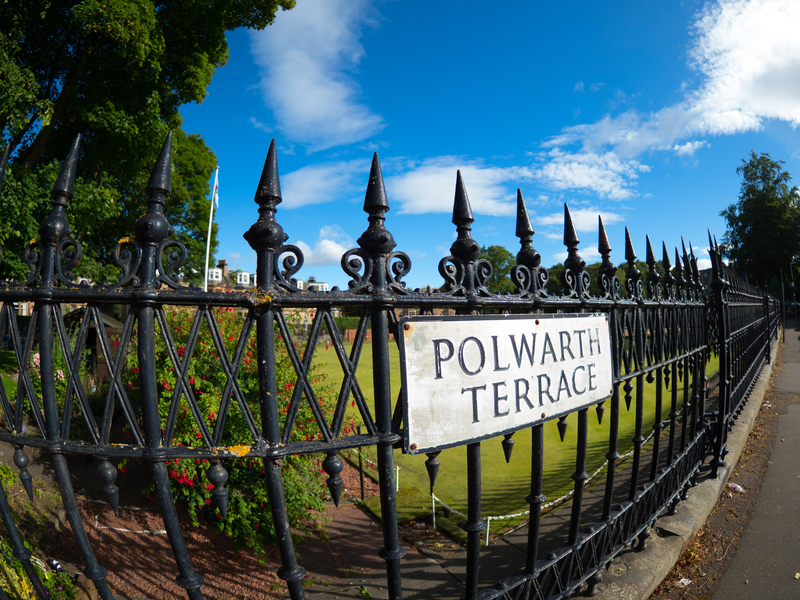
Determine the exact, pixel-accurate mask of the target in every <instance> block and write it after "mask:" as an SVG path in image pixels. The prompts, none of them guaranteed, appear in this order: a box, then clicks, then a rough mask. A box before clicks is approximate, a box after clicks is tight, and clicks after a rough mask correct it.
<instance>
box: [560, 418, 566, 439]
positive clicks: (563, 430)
mask: <svg viewBox="0 0 800 600" xmlns="http://www.w3.org/2000/svg"><path fill="white" fill-rule="evenodd" d="M558 435H559V436H560V437H561V441H562V442H563V441H564V436H566V435H567V417H561V418H560V419H559V420H558Z"/></svg>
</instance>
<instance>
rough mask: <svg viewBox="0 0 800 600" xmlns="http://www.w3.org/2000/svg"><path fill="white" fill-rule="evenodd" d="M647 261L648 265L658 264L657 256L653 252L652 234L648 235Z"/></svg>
mask: <svg viewBox="0 0 800 600" xmlns="http://www.w3.org/2000/svg"><path fill="white" fill-rule="evenodd" d="M645 262H646V263H647V264H648V265H654V264H656V256H655V254H654V253H653V245H652V244H651V243H650V236H649V235H648V236H647V258H646V260H645Z"/></svg>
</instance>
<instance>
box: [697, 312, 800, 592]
mask: <svg viewBox="0 0 800 600" xmlns="http://www.w3.org/2000/svg"><path fill="white" fill-rule="evenodd" d="M773 385H774V387H773V391H774V393H775V394H780V395H786V396H788V398H787V400H788V402H789V403H791V404H789V406H788V408H787V412H786V414H783V415H780V416H779V417H778V431H777V434H776V436H775V443H774V445H773V447H772V452H771V454H770V459H769V463H768V466H767V471H766V473H765V475H764V480H763V483H762V486H761V491H760V492H759V494H758V500H756V504H755V508H754V509H753V513H752V514H751V516H750V520H749V522H748V524H747V528H746V529H745V532H744V535H743V536H742V539H741V542H740V543H739V549H738V550H737V552H736V554H735V556H734V557H733V560H732V561H731V563H730V565H729V566H728V568H727V570H726V572H725V574H724V576H723V577H722V581H721V582H720V583H719V586H718V587H717V589H716V591H715V593H714V595H713V596H712V598H713V599H714V600H729V599H733V598H737V599H740V598H770V599H775V600H778V599H782V598H786V599H789V598H792V599H794V598H800V577H798V578H797V579H796V578H795V577H796V574H798V573H800V321H798V320H793V321H791V322H787V324H786V345H785V346H784V348H783V351H782V354H781V364H780V369H779V370H778V372H777V375H776V377H775V382H774V384H773Z"/></svg>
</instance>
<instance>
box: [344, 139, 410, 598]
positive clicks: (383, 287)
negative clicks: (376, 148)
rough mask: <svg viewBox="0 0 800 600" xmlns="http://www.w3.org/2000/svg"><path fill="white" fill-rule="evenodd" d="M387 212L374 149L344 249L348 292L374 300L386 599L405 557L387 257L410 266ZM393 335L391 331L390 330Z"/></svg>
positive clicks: (397, 584) (399, 593) (398, 590)
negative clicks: (357, 225)
mask: <svg viewBox="0 0 800 600" xmlns="http://www.w3.org/2000/svg"><path fill="white" fill-rule="evenodd" d="M388 210H389V201H388V199H387V197H386V190H385V188H384V185H383V175H382V173H381V164H380V161H379V160H378V154H377V152H376V153H375V155H374V156H373V158H372V167H371V169H370V174H369V183H368V184H367V192H366V195H365V198H364V212H366V213H367V214H368V215H369V217H368V218H369V227H368V228H367V230H366V231H364V233H362V234H361V237H360V238H359V239H358V245H359V248H358V249H356V250H351V251H350V253H352V254H355V255H356V256H358V257H359V260H360V262H361V263H362V264H363V265H364V275H363V279H362V280H361V281H358V280H355V281H352V282H350V285H351V289H352V290H356V289H359V288H363V289H365V290H366V291H367V292H368V293H371V295H372V297H373V299H374V301H375V304H374V305H373V306H374V308H372V309H367V314H365V317H367V316H368V317H370V320H371V321H372V366H373V378H372V382H373V385H374V389H375V424H376V425H377V427H378V434H379V435H380V436H382V440H381V441H380V442H379V443H378V445H377V448H376V451H377V454H378V485H379V486H380V492H381V514H382V515H383V518H382V521H383V542H384V546H383V548H381V549H380V551H379V552H378V555H379V556H380V557H381V558H382V559H384V560H385V561H386V578H387V586H388V588H389V589H388V592H389V598H390V600H399V599H401V598H402V597H403V589H402V582H401V576H400V559H402V558H403V557H404V556H405V554H406V552H405V550H404V549H403V547H402V546H401V545H400V541H399V531H398V527H397V501H396V496H395V492H396V490H395V482H394V475H395V469H394V456H393V455H392V444H393V443H392V442H391V441H389V440H388V439H387V438H388V437H389V435H390V434H391V433H392V396H391V393H392V384H391V380H390V373H389V310H390V307H391V303H390V299H391V298H390V295H391V289H396V288H394V287H392V285H391V284H392V283H395V285H399V284H397V283H396V282H395V281H394V279H393V278H392V275H391V273H392V270H391V267H390V266H389V265H390V263H391V261H392V260H393V258H398V259H400V260H405V261H407V262H406V263H405V265H404V266H405V268H406V269H407V268H409V267H410V261H409V260H408V258H407V257H406V256H405V255H402V256H400V253H393V252H392V251H393V250H394V248H395V246H396V244H395V241H394V236H392V234H391V232H389V230H388V229H386V228H385V227H384V221H385V218H386V217H385V214H386V211H388ZM345 256H348V255H347V254H346V255H345ZM351 260H352V261H355V260H356V259H354V258H352V257H351ZM345 264H346V261H345V259H344V258H343V259H342V265H345ZM351 274H352V273H351ZM394 333H395V335H396V334H397V332H396V331H395V332H394Z"/></svg>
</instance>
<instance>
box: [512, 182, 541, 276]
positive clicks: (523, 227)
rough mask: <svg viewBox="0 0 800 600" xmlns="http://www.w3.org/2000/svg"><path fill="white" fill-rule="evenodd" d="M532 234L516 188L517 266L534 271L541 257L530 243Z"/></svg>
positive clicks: (525, 208)
mask: <svg viewBox="0 0 800 600" xmlns="http://www.w3.org/2000/svg"><path fill="white" fill-rule="evenodd" d="M534 233H535V232H534V231H533V226H532V225H531V219H530V217H529V216H528V209H527V207H526V206H525V200H524V198H523V197H522V190H520V189H519V188H517V229H516V232H515V234H516V236H517V237H518V238H519V243H520V251H519V252H518V253H517V264H518V265H523V266H525V267H528V268H529V269H536V268H537V267H538V266H539V265H540V264H541V262H542V256H541V255H540V254H539V253H538V252H537V251H536V250H535V249H534V248H533V244H532V243H531V240H532V238H533V234H534Z"/></svg>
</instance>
